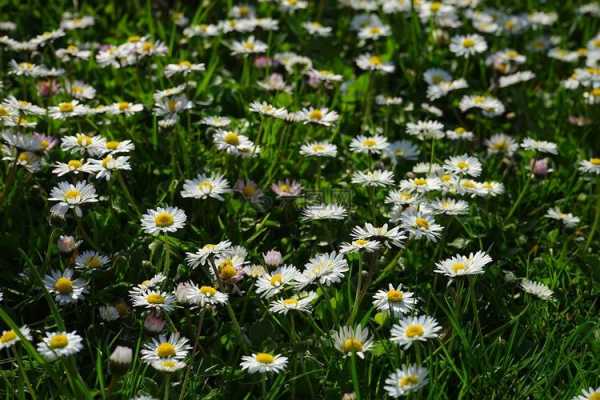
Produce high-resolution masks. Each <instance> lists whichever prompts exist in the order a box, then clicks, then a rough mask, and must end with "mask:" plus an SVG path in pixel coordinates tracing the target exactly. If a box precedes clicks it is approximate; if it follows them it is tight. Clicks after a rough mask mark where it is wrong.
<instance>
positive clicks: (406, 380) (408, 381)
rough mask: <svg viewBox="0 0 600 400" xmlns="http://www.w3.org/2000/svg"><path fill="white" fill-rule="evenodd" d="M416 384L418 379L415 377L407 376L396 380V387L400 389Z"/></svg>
mask: <svg viewBox="0 0 600 400" xmlns="http://www.w3.org/2000/svg"><path fill="white" fill-rule="evenodd" d="M417 383H419V379H418V378H417V376H416V375H407V376H403V377H402V378H400V379H398V386H400V387H407V386H414V385H416V384H417Z"/></svg>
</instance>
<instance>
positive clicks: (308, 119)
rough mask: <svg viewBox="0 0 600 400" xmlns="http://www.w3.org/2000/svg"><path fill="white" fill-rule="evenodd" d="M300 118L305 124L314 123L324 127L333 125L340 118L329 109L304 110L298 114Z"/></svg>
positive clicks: (312, 108)
mask: <svg viewBox="0 0 600 400" xmlns="http://www.w3.org/2000/svg"><path fill="white" fill-rule="evenodd" d="M298 117H299V119H300V120H301V121H303V122H304V123H305V124H308V123H314V124H319V125H324V126H331V125H333V124H334V123H335V122H336V121H337V120H338V118H339V114H338V113H337V112H335V111H329V109H328V108H314V107H310V108H304V109H302V111H300V112H299V113H298Z"/></svg>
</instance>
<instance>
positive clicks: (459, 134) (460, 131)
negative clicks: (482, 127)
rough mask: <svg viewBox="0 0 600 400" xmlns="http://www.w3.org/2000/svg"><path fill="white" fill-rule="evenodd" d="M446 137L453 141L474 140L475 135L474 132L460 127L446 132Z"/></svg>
mask: <svg viewBox="0 0 600 400" xmlns="http://www.w3.org/2000/svg"><path fill="white" fill-rule="evenodd" d="M446 137H447V138H448V139H451V140H473V137H474V135H473V132H471V131H467V130H466V129H465V128H463V127H460V126H459V127H456V128H454V129H452V130H448V131H446Z"/></svg>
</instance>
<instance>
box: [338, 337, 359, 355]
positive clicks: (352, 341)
mask: <svg viewBox="0 0 600 400" xmlns="http://www.w3.org/2000/svg"><path fill="white" fill-rule="evenodd" d="M362 349H363V342H361V341H360V340H358V339H357V338H355V337H351V338H348V339H346V340H344V343H343V344H342V350H343V351H344V353H349V352H351V351H352V352H360V351H362Z"/></svg>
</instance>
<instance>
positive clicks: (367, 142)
mask: <svg viewBox="0 0 600 400" xmlns="http://www.w3.org/2000/svg"><path fill="white" fill-rule="evenodd" d="M362 144H363V146H365V147H373V146H375V145H376V144H377V140H375V139H373V138H366V139H365V140H363V141H362Z"/></svg>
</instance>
